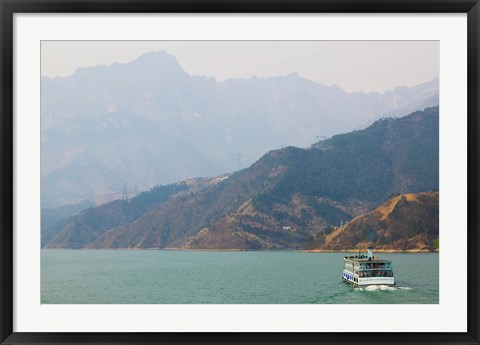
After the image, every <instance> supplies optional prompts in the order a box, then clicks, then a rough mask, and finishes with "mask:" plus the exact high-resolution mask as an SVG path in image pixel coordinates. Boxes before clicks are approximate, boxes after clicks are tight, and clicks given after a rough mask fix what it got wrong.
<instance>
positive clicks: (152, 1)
mask: <svg viewBox="0 0 480 345" xmlns="http://www.w3.org/2000/svg"><path fill="white" fill-rule="evenodd" d="M0 11H1V13H0V15H1V17H0V18H1V19H0V21H1V45H0V48H1V51H0V59H1V70H0V80H1V85H0V88H1V92H0V97H1V98H0V99H1V112H2V113H1V116H0V131H1V150H0V162H1V179H0V217H1V218H0V220H1V223H0V226H1V227H0V250H1V255H0V260H1V264H0V277H1V282H0V341H1V343H2V344H50V343H51V344H60V343H61V344H107V343H110V344H115V343H118V344H173V343H175V344H178V343H182V344H190V343H192V344H194V343H237V344H241V343H245V344H267V343H283V344H297V343H298V344H301V343H305V344H307V343H308V344H313V343H325V344H372V343H386V344H388V343H395V344H479V334H478V332H479V320H480V319H479V299H478V292H479V289H478V288H479V279H480V270H479V255H478V251H479V249H480V243H479V236H478V230H479V227H478V225H479V224H478V219H479V213H480V210H479V204H478V195H479V193H478V192H479V184H478V180H479V170H478V161H479V159H478V158H479V140H478V136H479V135H480V127H479V122H478V118H479V107H478V98H479V97H480V88H479V80H480V78H479V68H478V65H479V54H478V51H479V32H480V25H479V16H480V4H479V1H478V0H403V1H386V0H366V1H364V0H298V1H293V0H285V1H282V0H256V1H252V0H230V1H227V0H198V1H192V0H186V1H185V0H138V1H135V0H120V1H110V0H83V1H67V0H30V1H28V0H27V1H23V0H0ZM109 12H114V13H145V12H152V13H153V12H159V13H271V12H272V13H467V15H468V17H467V23H468V24H467V27H468V37H467V41H468V62H467V68H468V152H467V154H468V181H467V182H468V210H467V211H468V253H467V255H468V272H469V275H468V278H467V286H468V296H467V297H468V315H467V327H468V330H467V332H466V333H18V332H13V319H14V310H13V293H14V289H13V273H14V272H13V232H14V224H13V212H14V209H13V200H14V197H15V196H14V193H13V187H12V186H13V181H14V178H15V174H14V168H13V166H14V165H13V159H14V155H13V151H14V146H13V139H14V138H13V132H14V131H13V125H14V118H13V43H14V42H13V39H14V37H13V34H14V32H13V16H14V14H15V13H109ZM452 317H454V315H452Z"/></svg>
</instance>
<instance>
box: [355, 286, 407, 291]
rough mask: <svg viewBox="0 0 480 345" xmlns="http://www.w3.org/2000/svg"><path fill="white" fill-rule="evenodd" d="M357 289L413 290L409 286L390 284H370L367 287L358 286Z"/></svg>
mask: <svg viewBox="0 0 480 345" xmlns="http://www.w3.org/2000/svg"><path fill="white" fill-rule="evenodd" d="M355 290H356V291H396V290H413V289H412V288H411V287H408V286H389V285H369V286H365V287H356V288H355Z"/></svg>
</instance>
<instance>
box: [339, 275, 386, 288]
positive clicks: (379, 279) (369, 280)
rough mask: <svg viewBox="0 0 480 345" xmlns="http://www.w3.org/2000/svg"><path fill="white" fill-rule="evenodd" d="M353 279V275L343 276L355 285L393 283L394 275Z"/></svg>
mask: <svg viewBox="0 0 480 345" xmlns="http://www.w3.org/2000/svg"><path fill="white" fill-rule="evenodd" d="M357 279H358V281H355V280H354V278H353V277H343V280H345V281H346V282H347V283H350V284H352V285H355V286H367V285H395V278H394V277H369V278H357Z"/></svg>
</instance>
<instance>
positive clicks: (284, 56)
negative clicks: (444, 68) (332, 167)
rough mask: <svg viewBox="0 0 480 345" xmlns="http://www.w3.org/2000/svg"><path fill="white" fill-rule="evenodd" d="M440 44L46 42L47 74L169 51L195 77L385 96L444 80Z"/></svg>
mask: <svg viewBox="0 0 480 345" xmlns="http://www.w3.org/2000/svg"><path fill="white" fill-rule="evenodd" d="M439 49H440V44H439V42H438V41H42V44H41V59H42V60H41V74H42V75H43V76H49V77H56V76H68V75H70V74H72V73H73V72H74V71H75V70H76V69H77V68H79V67H87V66H95V65H105V64H106V65H109V64H112V63H114V62H120V63H124V62H129V61H131V60H134V59H136V58H137V57H139V56H140V55H142V54H144V53H147V52H151V51H158V50H165V51H167V52H168V53H170V54H172V55H174V56H175V57H176V58H177V60H178V61H179V63H180V65H181V66H182V67H183V69H184V70H185V71H186V72H187V73H189V74H190V75H202V76H208V77H214V78H215V79H217V80H225V79H228V78H249V77H252V76H258V77H262V76H264V77H270V76H278V75H285V74H288V73H293V72H298V73H299V74H300V75H301V76H302V77H304V78H307V79H310V80H313V81H316V82H318V83H321V84H324V85H332V84H337V85H338V86H340V87H341V88H343V89H344V90H346V91H364V92H369V91H378V92H384V91H386V90H389V89H392V88H394V87H396V86H401V85H406V86H413V85H416V84H420V83H423V82H425V81H429V80H431V79H433V78H435V77H439V64H440V58H439V57H440V55H439V53H440V51H439Z"/></svg>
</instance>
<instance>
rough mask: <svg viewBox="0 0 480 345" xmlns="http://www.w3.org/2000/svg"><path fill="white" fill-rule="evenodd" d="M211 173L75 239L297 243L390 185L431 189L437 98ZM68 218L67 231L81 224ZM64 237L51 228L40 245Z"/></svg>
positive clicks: (93, 243)
mask: <svg viewBox="0 0 480 345" xmlns="http://www.w3.org/2000/svg"><path fill="white" fill-rule="evenodd" d="M209 181H211V182H210V183H208V184H205V188H197V189H196V190H192V189H190V190H188V188H187V190H186V191H183V192H182V194H181V195H178V196H176V197H174V198H173V199H169V200H166V201H165V202H164V203H162V204H159V205H157V206H155V207H152V208H150V209H149V210H148V211H147V212H145V213H143V214H142V215H141V216H140V217H137V218H135V219H133V220H132V221H130V222H125V223H124V224H119V225H116V226H112V227H111V228H108V229H104V231H103V232H102V233H101V234H99V235H98V236H96V237H95V238H90V239H89V240H88V241H83V242H80V243H79V247H80V248H136V249H146V248H176V249H178V248H179V249H226V250H232V249H236V250H247V249H299V248H301V247H302V246H303V245H305V243H308V242H309V241H311V240H312V239H313V238H315V236H317V235H318V234H321V233H323V232H324V231H326V230H327V229H329V228H332V227H338V226H340V225H341V224H342V223H344V222H347V221H350V220H351V219H352V218H355V217H357V216H360V215H362V214H365V213H366V212H368V211H369V210H371V209H372V208H374V207H376V206H378V205H379V204H380V203H382V202H384V200H385V198H387V197H388V195H390V194H392V193H418V192H424V191H430V190H434V189H438V107H434V108H429V109H426V110H425V111H423V112H415V113H412V114H410V115H408V116H406V117H403V118H398V119H392V118H390V119H382V120H379V121H377V122H376V123H375V124H373V125H372V126H370V127H369V128H367V129H365V130H362V131H354V132H351V133H348V134H342V135H337V136H334V137H332V138H330V139H326V140H322V141H320V142H318V143H316V144H314V145H312V146H311V148H309V149H300V148H295V147H286V148H284V149H279V150H272V151H269V152H268V153H266V154H265V155H264V156H263V157H262V158H260V159H259V160H258V161H257V162H255V163H254V164H253V165H252V166H250V167H249V168H246V169H243V170H240V171H237V172H235V173H232V174H228V175H223V176H220V177H217V178H211V179H210V180H209ZM213 181H215V182H213ZM133 200H135V199H133ZM69 224H70V226H69V228H68V229H69V232H68V236H70V237H72V241H73V240H74V239H75V238H76V237H77V234H76V231H75V230H74V229H75V228H76V227H77V228H78V229H81V228H82V225H81V222H80V223H75V222H72V221H71V222H70V223H69ZM64 230H65V229H64ZM64 230H62V229H60V230H59V232H58V233H59V234H61V233H62V231H63V232H64ZM65 231H66V230H65ZM64 234H65V232H64ZM69 241H70V240H69ZM74 241H76V240H74ZM66 243H68V241H66V237H61V236H60V237H58V236H57V238H56V239H54V240H52V241H51V242H50V243H48V245H47V246H46V247H47V248H64V247H65V245H66Z"/></svg>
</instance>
